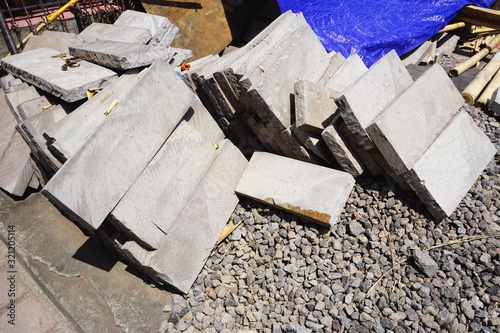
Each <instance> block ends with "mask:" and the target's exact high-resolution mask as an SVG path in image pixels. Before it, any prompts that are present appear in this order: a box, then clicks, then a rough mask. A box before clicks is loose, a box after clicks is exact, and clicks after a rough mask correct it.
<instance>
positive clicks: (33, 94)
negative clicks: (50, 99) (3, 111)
mask: <svg viewBox="0 0 500 333" xmlns="http://www.w3.org/2000/svg"><path fill="white" fill-rule="evenodd" d="M37 97H40V94H39V93H38V91H36V89H35V87H33V86H29V87H28V88H24V89H19V90H15V91H12V92H9V93H7V94H5V99H6V101H7V104H8V105H9V108H10V111H11V112H12V115H14V117H15V118H16V120H17V121H18V122H20V121H21V120H22V117H21V115H20V114H19V110H18V107H19V105H20V104H22V103H24V102H26V101H29V100H32V99H34V98H37Z"/></svg>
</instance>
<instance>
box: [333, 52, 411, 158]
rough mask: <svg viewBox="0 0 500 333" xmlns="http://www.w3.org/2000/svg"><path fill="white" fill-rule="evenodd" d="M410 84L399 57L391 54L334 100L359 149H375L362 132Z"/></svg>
mask: <svg viewBox="0 0 500 333" xmlns="http://www.w3.org/2000/svg"><path fill="white" fill-rule="evenodd" d="M412 83H413V80H412V78H411V76H410V74H409V73H408V71H407V70H406V68H405V67H404V66H403V63H402V62H401V60H400V59H399V57H398V55H397V54H396V52H395V51H391V52H389V53H388V54H386V55H385V56H383V57H382V58H381V59H380V60H379V61H377V62H376V63H375V64H373V66H372V67H370V69H369V70H368V72H366V73H365V74H364V75H363V76H361V77H360V78H359V79H358V80H357V81H356V82H355V83H353V84H352V85H351V86H350V87H349V89H347V90H346V91H344V93H343V94H342V96H340V97H339V98H338V99H337V100H336V103H337V106H338V107H339V109H340V114H341V116H342V118H343V119H344V122H345V123H346V125H347V127H348V128H349V130H350V131H351V132H352V133H353V134H354V135H355V137H356V139H357V141H358V143H359V144H360V145H361V146H363V147H364V148H365V149H372V148H373V147H374V144H373V142H372V141H371V139H370V138H369V136H368V134H367V133H366V131H365V129H366V128H367V127H368V126H370V124H371V123H372V122H373V120H374V119H375V117H377V116H378V114H379V113H381V112H382V111H384V110H385V109H386V108H387V106H389V104H390V103H392V101H394V100H395V99H396V97H398V96H399V94H401V93H402V92H403V91H404V90H406V89H407V88H408V87H409V86H410V85H411V84H412Z"/></svg>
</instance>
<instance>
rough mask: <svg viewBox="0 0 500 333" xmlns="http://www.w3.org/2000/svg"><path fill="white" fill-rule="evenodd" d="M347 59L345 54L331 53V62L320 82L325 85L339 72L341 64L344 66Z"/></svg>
mask: <svg viewBox="0 0 500 333" xmlns="http://www.w3.org/2000/svg"><path fill="white" fill-rule="evenodd" d="M345 60H346V59H345V58H344V56H343V55H342V54H340V53H335V52H333V54H332V53H330V64H329V65H328V67H327V69H326V70H325V72H324V73H323V76H321V78H320V79H319V81H318V83H319V84H322V85H325V84H326V83H327V82H328V80H330V78H331V77H332V76H333V75H334V74H335V73H336V72H337V70H338V69H339V68H340V66H342V64H343V63H344V62H345Z"/></svg>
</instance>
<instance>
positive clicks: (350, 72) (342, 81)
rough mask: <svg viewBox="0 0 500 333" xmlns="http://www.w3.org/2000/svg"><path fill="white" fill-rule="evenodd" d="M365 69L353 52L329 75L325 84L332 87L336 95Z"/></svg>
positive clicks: (366, 69)
mask: <svg viewBox="0 0 500 333" xmlns="http://www.w3.org/2000/svg"><path fill="white" fill-rule="evenodd" d="M367 71H368V68H366V66H365V64H364V63H363V60H361V58H360V57H359V56H358V55H357V54H353V55H351V56H349V58H347V59H346V60H345V62H344V63H343V64H342V66H340V68H339V69H338V70H337V71H336V72H335V74H333V75H332V76H331V77H330V79H329V80H328V81H327V82H326V83H325V86H327V87H328V88H330V89H332V90H333V92H334V94H335V95H336V97H338V96H339V95H340V94H342V93H343V92H344V91H345V90H346V89H347V88H349V86H350V85H351V84H353V83H354V82H356V80H357V79H359V78H360V77H361V76H362V75H363V74H364V73H366V72H367Z"/></svg>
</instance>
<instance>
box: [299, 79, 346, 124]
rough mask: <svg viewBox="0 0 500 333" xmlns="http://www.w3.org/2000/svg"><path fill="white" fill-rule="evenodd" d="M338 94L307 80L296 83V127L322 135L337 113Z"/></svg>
mask: <svg viewBox="0 0 500 333" xmlns="http://www.w3.org/2000/svg"><path fill="white" fill-rule="evenodd" d="M335 97H337V94H336V93H335V92H334V91H333V90H332V89H330V88H327V87H325V86H323V85H320V84H316V83H313V82H310V81H307V80H301V81H297V82H295V85H294V101H295V103H294V105H295V126H296V127H297V128H298V129H301V130H304V131H309V132H313V133H318V134H321V132H322V131H323V130H324V129H325V127H327V126H328V125H329V124H330V123H331V122H332V120H333V118H334V116H335V114H336V112H337V104H335Z"/></svg>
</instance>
